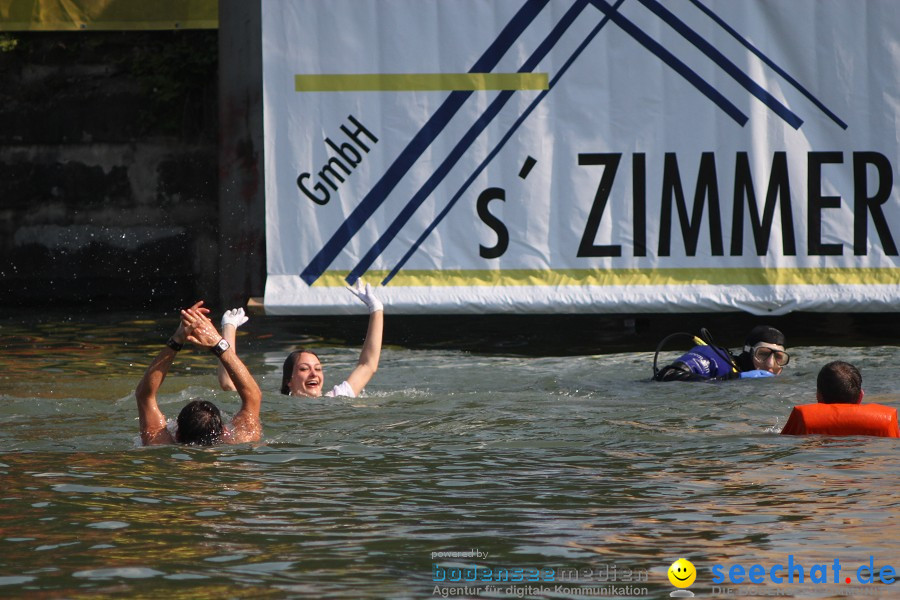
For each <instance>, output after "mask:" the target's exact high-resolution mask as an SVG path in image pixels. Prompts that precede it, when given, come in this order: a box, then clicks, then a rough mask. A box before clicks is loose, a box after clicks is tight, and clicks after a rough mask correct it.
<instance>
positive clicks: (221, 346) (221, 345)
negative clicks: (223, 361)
mask: <svg viewBox="0 0 900 600" xmlns="http://www.w3.org/2000/svg"><path fill="white" fill-rule="evenodd" d="M229 348H231V345H230V344H229V343H228V340H226V339H225V338H222V339H221V340H219V341H218V342H217V343H216V345H215V346H213V347H212V348H211V350H212V351H213V352H215V353H216V354H218V355H219V356H222V354H223V353H224V352H225V351H226V350H228V349H229Z"/></svg>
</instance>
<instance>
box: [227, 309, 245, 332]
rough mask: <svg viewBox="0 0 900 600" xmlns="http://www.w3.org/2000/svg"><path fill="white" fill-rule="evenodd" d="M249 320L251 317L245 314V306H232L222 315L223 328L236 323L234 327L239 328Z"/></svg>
mask: <svg viewBox="0 0 900 600" xmlns="http://www.w3.org/2000/svg"><path fill="white" fill-rule="evenodd" d="M249 320H250V317H248V316H246V315H245V314H244V309H243V308H232V309H231V310H226V311H225V314H224V315H222V329H225V326H226V325H234V328H235V329H237V328H238V327H240V326H241V325H243V324H244V323H246V322H247V321H249Z"/></svg>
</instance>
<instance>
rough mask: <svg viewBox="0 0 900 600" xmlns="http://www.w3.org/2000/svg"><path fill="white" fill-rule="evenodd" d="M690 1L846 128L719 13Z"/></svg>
mask: <svg viewBox="0 0 900 600" xmlns="http://www.w3.org/2000/svg"><path fill="white" fill-rule="evenodd" d="M690 1H691V3H692V4H694V6H696V7H697V8H699V9H700V10H701V11H702V12H703V13H705V14H706V15H707V16H708V17H709V18H710V19H712V20H713V21H715V22H716V23H717V24H718V25H719V27H721V28H722V29H724V30H725V31H727V32H728V33H729V34H730V35H731V36H732V37H733V38H735V39H736V40H737V41H739V42H740V43H741V44H742V45H743V46H744V47H745V48H747V49H748V50H749V51H750V52H752V53H753V54H755V55H756V56H757V57H758V58H759V59H760V60H761V61H763V62H764V63H765V64H766V65H768V67H769V68H771V69H772V70H773V71H775V72H776V73H778V74H779V75H781V76H782V77H783V78H784V79H785V80H786V81H787V82H788V83H790V84H791V85H792V86H794V89H796V90H797V91H798V92H800V93H801V94H803V95H804V96H806V98H807V99H808V100H809V101H810V102H812V103H813V104H815V105H816V106H817V107H818V108H819V110H821V111H822V112H823V113H825V115H826V116H828V118H829V119H831V120H832V121H834V122H835V123H837V124H838V126H840V128H841V129H847V124H846V123H844V122H843V121H842V120H841V119H840V117H838V116H837V115H836V114H834V113H833V112H831V111H830V110H829V109H828V107H827V106H825V104H823V103H822V102H821V101H820V100H819V99H818V98H816V97H815V96H813V95H812V93H811V92H810V91H809V90H807V89H806V88H805V87H803V86H802V85H801V84H800V82H799V81H797V80H796V79H794V78H793V77H791V76H790V75H789V74H788V73H787V71H785V70H784V69H782V68H781V67H779V66H778V65H777V64H775V61H773V60H772V59H771V58H769V57H768V56H766V55H765V54H763V52H762V51H761V50H759V49H758V48H757V47H756V46H754V45H753V44H751V43H750V42H749V41H748V40H747V39H746V38H744V37H743V36H742V35H741V34H740V33H738V32H737V31H736V30H735V29H734V28H733V27H731V26H730V25H729V24H728V23H726V22H725V21H724V19H722V18H721V17H720V16H719V15H717V14H716V13H714V12H713V11H712V10H710V9H709V8H708V7H706V6H705V5H704V4H703V3H701V2H700V1H699V0H690Z"/></svg>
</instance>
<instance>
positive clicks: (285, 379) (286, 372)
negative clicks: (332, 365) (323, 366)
mask: <svg viewBox="0 0 900 600" xmlns="http://www.w3.org/2000/svg"><path fill="white" fill-rule="evenodd" d="M304 352H305V353H306V354H312V355H313V356H315V357H316V359H318V360H319V361H321V359H320V358H319V355H318V354H316V353H315V352H313V351H312V350H307V349H306V348H300V349H299V350H294V351H293V352H291V353H290V354H288V355H287V358H286V359H284V365H283V366H282V367H281V393H282V394H284V395H285V396H290V395H291V387H290V384H291V377H293V376H294V367H296V366H297V359H298V358H299V357H300V355H301V354H303V353H304Z"/></svg>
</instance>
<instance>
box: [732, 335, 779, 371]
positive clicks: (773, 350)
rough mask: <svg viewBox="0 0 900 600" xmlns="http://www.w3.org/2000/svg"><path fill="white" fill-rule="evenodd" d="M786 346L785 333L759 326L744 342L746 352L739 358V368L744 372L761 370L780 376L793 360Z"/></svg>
mask: <svg viewBox="0 0 900 600" xmlns="http://www.w3.org/2000/svg"><path fill="white" fill-rule="evenodd" d="M784 346H785V338H784V334H783V333H781V332H780V331H778V330H777V329H775V328H774V327H770V326H769V325H757V326H756V327H754V328H753V329H751V330H750V333H749V334H747V339H746V340H744V351H743V352H741V354H740V356H738V366H739V367H740V368H741V370H742V371H752V370H754V369H759V370H762V371H768V372H770V373H773V374H775V375H778V374H779V373H781V371H782V370H783V369H784V366H785V365H787V364H788V363H789V362H790V360H791V356H790V355H789V354H788V353H787V352H785V351H784Z"/></svg>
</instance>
